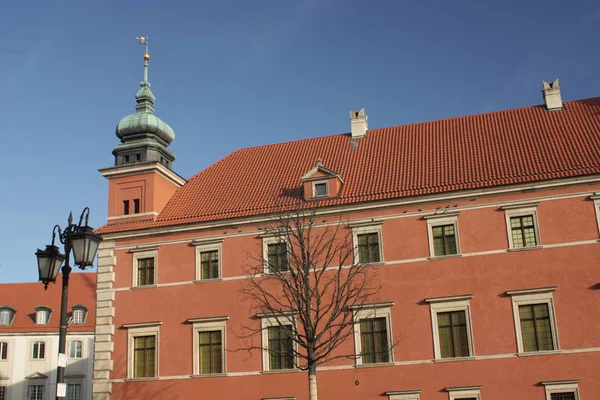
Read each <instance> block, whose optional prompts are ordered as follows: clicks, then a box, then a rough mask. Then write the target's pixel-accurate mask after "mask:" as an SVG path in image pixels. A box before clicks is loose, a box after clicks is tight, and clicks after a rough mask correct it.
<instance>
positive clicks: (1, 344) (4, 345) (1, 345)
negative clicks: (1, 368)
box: [0, 340, 9, 362]
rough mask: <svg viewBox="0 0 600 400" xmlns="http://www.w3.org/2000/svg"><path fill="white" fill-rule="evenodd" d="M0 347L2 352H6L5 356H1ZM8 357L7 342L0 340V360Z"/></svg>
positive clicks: (5, 359)
mask: <svg viewBox="0 0 600 400" xmlns="http://www.w3.org/2000/svg"><path fill="white" fill-rule="evenodd" d="M2 349H4V352H5V353H6V358H2ZM8 358H9V354H8V342H7V341H6V342H5V341H3V340H0V362H3V361H8Z"/></svg>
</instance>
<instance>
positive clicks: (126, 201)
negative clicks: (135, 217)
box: [123, 200, 129, 215]
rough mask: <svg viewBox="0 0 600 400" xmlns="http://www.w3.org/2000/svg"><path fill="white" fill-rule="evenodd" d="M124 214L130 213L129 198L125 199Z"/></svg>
mask: <svg viewBox="0 0 600 400" xmlns="http://www.w3.org/2000/svg"><path fill="white" fill-rule="evenodd" d="M123 215H129V200H123Z"/></svg>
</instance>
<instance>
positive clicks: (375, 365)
mask: <svg viewBox="0 0 600 400" xmlns="http://www.w3.org/2000/svg"><path fill="white" fill-rule="evenodd" d="M394 365H395V364H394V362H393V361H389V362H380V363H367V364H356V365H355V366H354V368H378V367H393V366H394Z"/></svg>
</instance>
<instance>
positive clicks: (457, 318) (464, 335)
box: [437, 311, 469, 358]
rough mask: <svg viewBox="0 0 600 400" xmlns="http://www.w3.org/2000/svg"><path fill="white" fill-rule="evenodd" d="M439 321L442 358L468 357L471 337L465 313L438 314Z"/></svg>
mask: <svg viewBox="0 0 600 400" xmlns="http://www.w3.org/2000/svg"><path fill="white" fill-rule="evenodd" d="M437 319H438V330H439V337H440V352H441V356H442V358H451V357H468V356H469V335H468V331H467V319H466V315H465V311H449V312H438V313H437Z"/></svg>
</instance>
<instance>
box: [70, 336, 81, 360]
mask: <svg viewBox="0 0 600 400" xmlns="http://www.w3.org/2000/svg"><path fill="white" fill-rule="evenodd" d="M82 349H83V343H81V341H80V340H74V341H72V342H70V343H69V358H81V351H82Z"/></svg>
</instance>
